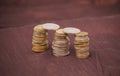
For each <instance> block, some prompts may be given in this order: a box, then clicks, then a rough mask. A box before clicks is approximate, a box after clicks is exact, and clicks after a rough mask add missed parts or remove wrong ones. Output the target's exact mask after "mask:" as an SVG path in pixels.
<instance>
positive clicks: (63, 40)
mask: <svg viewBox="0 0 120 76" xmlns="http://www.w3.org/2000/svg"><path fill="white" fill-rule="evenodd" d="M69 44H70V42H69V38H68V36H67V34H66V33H64V32H63V29H58V30H56V32H55V37H54V40H53V42H52V48H53V55H54V56H57V57H59V56H66V55H68V54H69V53H70V52H69Z"/></svg>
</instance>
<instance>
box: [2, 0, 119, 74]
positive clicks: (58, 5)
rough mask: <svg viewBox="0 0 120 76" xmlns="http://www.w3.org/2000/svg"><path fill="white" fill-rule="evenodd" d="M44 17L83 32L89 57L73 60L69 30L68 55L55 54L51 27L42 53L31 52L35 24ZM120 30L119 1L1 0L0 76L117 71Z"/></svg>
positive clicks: (106, 72) (42, 20) (108, 72)
mask: <svg viewBox="0 0 120 76" xmlns="http://www.w3.org/2000/svg"><path fill="white" fill-rule="evenodd" d="M46 22H54V23H57V24H59V25H60V26H61V28H64V27H69V26H72V27H77V28H80V29H81V30H82V31H87V32H88V33H89V37H90V54H91V56H90V57H89V58H88V59H85V60H81V59H77V58H76V57H75V50H74V47H73V42H72V41H73V39H74V37H73V35H69V37H70V39H71V45H70V52H71V53H70V55H69V56H66V57H54V56H53V55H52V48H51V42H52V40H53V36H54V31H49V35H48V40H49V48H48V50H47V51H46V52H44V53H34V52H32V50H31V48H32V44H31V42H32V34H33V27H34V26H35V25H37V24H40V23H46ZM119 29H120V7H119V0H94V1H93V0H74V1H73V0H19V1H17V0H9V1H8V0H1V1H0V76H120V43H119V42H120V30H119Z"/></svg>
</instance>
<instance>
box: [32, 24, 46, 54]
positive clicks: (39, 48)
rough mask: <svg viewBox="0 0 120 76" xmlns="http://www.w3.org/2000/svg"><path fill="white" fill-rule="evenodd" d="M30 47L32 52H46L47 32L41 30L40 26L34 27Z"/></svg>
mask: <svg viewBox="0 0 120 76" xmlns="http://www.w3.org/2000/svg"><path fill="white" fill-rule="evenodd" d="M32 45H33V47H32V50H33V52H44V51H46V49H47V47H48V40H47V31H46V30H45V29H43V27H42V25H37V26H35V27H34V32H33V40H32Z"/></svg>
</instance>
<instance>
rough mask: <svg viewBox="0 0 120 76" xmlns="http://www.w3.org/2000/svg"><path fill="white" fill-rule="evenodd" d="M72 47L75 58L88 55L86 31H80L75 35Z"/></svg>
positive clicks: (82, 57)
mask: <svg viewBox="0 0 120 76" xmlns="http://www.w3.org/2000/svg"><path fill="white" fill-rule="evenodd" d="M74 47H75V50H76V57H77V58H81V59H84V58H88V57H89V37H88V33H87V32H80V33H77V34H76V35H75V40H74Z"/></svg>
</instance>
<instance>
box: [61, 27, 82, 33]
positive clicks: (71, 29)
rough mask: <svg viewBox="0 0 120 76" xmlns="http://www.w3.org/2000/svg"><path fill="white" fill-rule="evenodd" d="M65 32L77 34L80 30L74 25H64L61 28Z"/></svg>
mask: <svg viewBox="0 0 120 76" xmlns="http://www.w3.org/2000/svg"><path fill="white" fill-rule="evenodd" d="M63 31H64V32H65V33H71V34H77V33H79V32H80V29H78V28H74V27H66V28H64V29H63Z"/></svg>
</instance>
